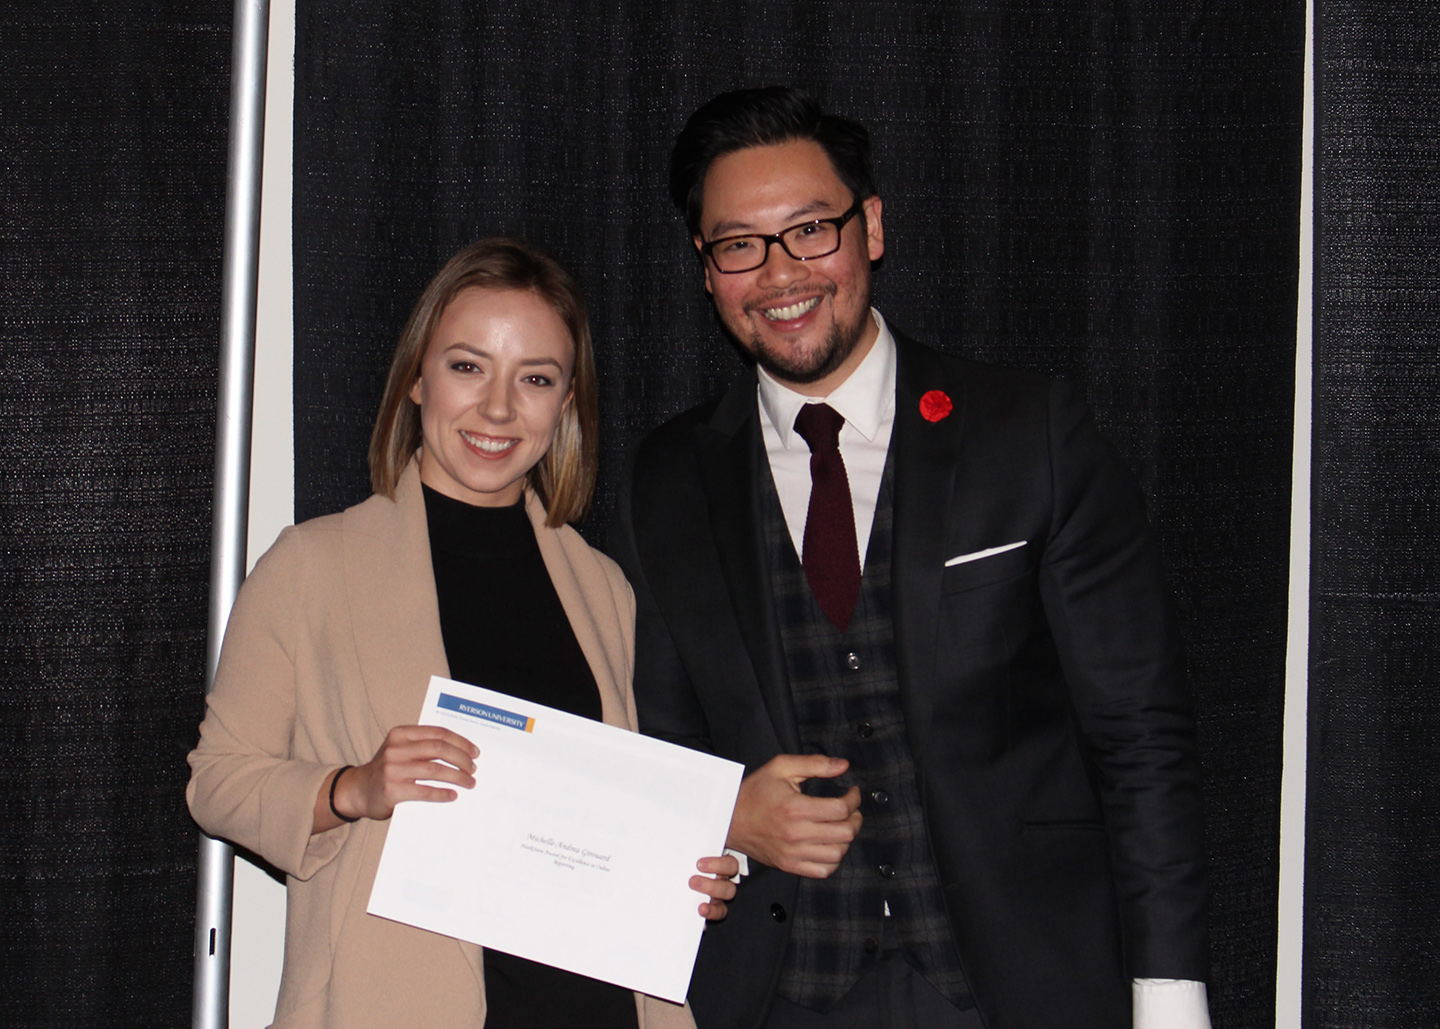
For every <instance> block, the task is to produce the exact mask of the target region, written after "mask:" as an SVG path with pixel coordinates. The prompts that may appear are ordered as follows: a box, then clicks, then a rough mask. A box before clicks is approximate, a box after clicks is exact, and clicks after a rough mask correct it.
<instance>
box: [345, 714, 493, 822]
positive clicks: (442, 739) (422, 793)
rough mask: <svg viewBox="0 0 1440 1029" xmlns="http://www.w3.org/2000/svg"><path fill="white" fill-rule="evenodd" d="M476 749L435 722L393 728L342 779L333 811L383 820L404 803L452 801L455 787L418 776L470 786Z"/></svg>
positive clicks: (460, 786) (464, 786) (473, 781)
mask: <svg viewBox="0 0 1440 1029" xmlns="http://www.w3.org/2000/svg"><path fill="white" fill-rule="evenodd" d="M479 753H480V751H479V748H477V747H476V746H475V745H474V744H473V743H471V742H470V741H469V740H467V739H466V738H465V737H463V736H461V735H459V734H458V733H454V732H451V731H450V730H449V729H442V728H441V727H440V726H438V725H399V726H396V727H395V728H393V729H391V730H390V731H389V732H388V733H386V734H385V742H384V743H382V744H380V749H379V750H377V751H376V752H375V756H374V757H373V758H371V759H370V760H369V761H368V762H366V763H365V764H363V765H361V766H360V767H358V768H355V769H353V770H352V771H349V772H346V773H345V776H344V778H342V779H341V780H340V786H339V788H338V789H337V791H336V804H337V810H341V811H343V812H344V813H346V814H357V815H359V816H361V817H365V818H373V819H375V820H377V821H384V820H385V819H387V818H389V817H390V816H391V815H392V814H394V813H395V805H396V804H399V803H401V802H403V801H407V800H423V801H429V802H431V803H444V802H445V801H450V800H454V799H455V797H456V793H455V791H454V790H449V789H445V788H444V787H440V786H427V785H423V784H422V783H421V782H420V781H419V780H427V781H431V782H441V783H450V784H453V785H454V786H457V787H459V788H461V789H466V790H468V789H471V788H473V787H474V785H475V778H474V773H475V758H476V757H478V756H479ZM342 799H343V806H341V804H342Z"/></svg>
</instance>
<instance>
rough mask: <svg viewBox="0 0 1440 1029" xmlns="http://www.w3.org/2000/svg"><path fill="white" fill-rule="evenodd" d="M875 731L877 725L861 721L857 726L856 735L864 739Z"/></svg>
mask: <svg viewBox="0 0 1440 1029" xmlns="http://www.w3.org/2000/svg"><path fill="white" fill-rule="evenodd" d="M874 731H875V727H874V726H872V725H871V724H870V723H869V722H861V723H860V724H859V725H857V726H855V735H856V736H859V737H860V738H861V739H862V740H868V739H869V738H870V734H871V733H873V732H874Z"/></svg>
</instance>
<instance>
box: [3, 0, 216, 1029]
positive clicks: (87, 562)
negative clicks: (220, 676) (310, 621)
mask: <svg viewBox="0 0 1440 1029" xmlns="http://www.w3.org/2000/svg"><path fill="white" fill-rule="evenodd" d="M230 17H231V7H230V4H229V3H228V2H226V3H221V2H214V0H200V2H198V3H186V4H159V3H146V2H136V0H120V2H118V3H104V4H102V3H76V2H71V3H60V4H26V3H12V4H6V5H5V6H4V9H3V13H0V68H3V69H4V87H3V89H0V240H3V242H0V281H3V282H4V298H3V301H0V304H3V315H0V439H3V441H4V459H3V460H0V541H3V542H0V755H3V759H0V970H3V976H0V979H3V982H4V988H3V990H0V1024H3V1025H7V1026H26V1027H39V1026H55V1027H62V1026H63V1027H66V1029H73V1027H77V1026H107V1027H108V1026H145V1027H153V1026H167V1025H168V1026H178V1025H184V1024H188V1022H189V1012H190V983H191V939H192V933H193V925H194V912H195V854H196V843H197V834H196V831H195V827H194V824H193V823H192V822H191V821H190V819H189V816H188V815H187V814H186V812H185V799H184V788H185V781H186V779H187V778H188V771H187V769H186V766H185V754H186V752H187V751H188V750H189V749H190V748H191V747H192V746H193V745H194V743H195V727H196V725H197V724H198V723H199V720H200V714H201V709H202V706H203V700H202V696H203V693H204V647H205V612H206V596H207V592H208V587H207V583H208V580H209V543H210V488H211V468H212V465H213V461H214V446H215V414H214V412H215V370H216V358H215V354H216V338H217V330H218V324H219V317H218V316H219V292H220V289H219V274H220V235H221V212H222V211H223V208H224V166H225V141H226V119H227V100H228V96H229V64H230V62H229V52H230Z"/></svg>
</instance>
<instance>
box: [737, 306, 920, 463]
mask: <svg viewBox="0 0 1440 1029" xmlns="http://www.w3.org/2000/svg"><path fill="white" fill-rule="evenodd" d="M870 314H871V315H872V316H873V317H874V318H875V324H876V325H877V326H878V327H879V330H880V331H879V333H878V334H877V335H876V337H875V342H874V344H873V345H872V346H871V347H870V353H868V354H866V355H865V359H864V360H863V361H861V362H860V364H859V365H858V366H857V367H856V368H855V370H854V371H853V372H851V373H850V377H849V378H848V379H846V380H845V381H844V382H842V383H841V384H840V385H838V386H836V387H835V388H834V389H833V390H831V391H830V395H829V396H825V397H807V396H806V395H805V394H803V393H797V392H795V391H794V390H793V389H791V388H790V387H789V386H786V385H785V384H784V383H782V382H781V381H780V380H779V379H777V378H775V377H774V376H773V375H771V374H770V373H769V372H767V371H766V370H765V369H764V368H758V369H757V371H758V372H759V373H760V404H761V406H762V407H764V409H765V414H766V415H768V416H769V418H770V424H771V425H773V426H774V427H775V431H776V432H777V433H779V436H780V443H781V445H782V446H784V447H785V449H786V450H789V449H790V447H791V444H792V443H794V441H795V439H796V437H797V433H796V432H795V416H796V415H798V414H799V413H800V408H801V407H803V406H804V405H805V404H806V403H807V402H814V401H820V400H823V401H825V403H827V404H829V405H830V406H831V407H833V408H834V409H835V410H836V411H839V412H840V415H841V417H843V418H844V419H845V421H846V423H847V424H849V425H851V426H852V427H854V429H855V430H856V431H857V432H859V433H860V435H862V436H864V437H865V438H866V439H867V440H869V439H874V438H875V433H877V432H879V431H880V425H881V423H882V422H883V421H884V419H885V415H886V413H887V412H888V411H889V409H890V408H891V407H892V406H894V403H895V337H894V336H892V335H890V329H889V328H888V327H887V326H886V325H885V319H884V318H882V317H880V312H879V311H877V310H875V308H873V307H872V308H870ZM801 443H802V445H803V444H804V441H803V440H801Z"/></svg>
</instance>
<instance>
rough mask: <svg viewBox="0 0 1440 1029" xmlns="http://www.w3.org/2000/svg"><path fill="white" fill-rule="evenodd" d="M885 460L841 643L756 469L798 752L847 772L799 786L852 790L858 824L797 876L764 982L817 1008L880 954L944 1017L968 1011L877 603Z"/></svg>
mask: <svg viewBox="0 0 1440 1029" xmlns="http://www.w3.org/2000/svg"><path fill="white" fill-rule="evenodd" d="M894 464H895V461H894V455H893V453H892V454H891V455H890V457H889V458H887V460H886V464H885V472H884V475H883V477H882V479H881V484H880V494H879V497H878V498H877V500H876V504H875V522H874V525H873V527H872V529H871V531H870V544H869V547H868V549H867V551H866V557H865V569H864V574H863V576H862V577H861V580H860V597H859V600H858V601H857V602H856V605H855V613H854V614H853V615H852V616H851V619H850V625H849V628H848V630H847V631H846V632H844V633H841V632H840V631H839V630H838V629H836V628H835V626H834V624H833V623H831V621H830V620H829V619H828V618H826V617H825V615H824V613H823V612H822V611H821V610H820V606H819V605H818V604H817V603H816V602H815V596H814V594H813V593H812V592H811V589H810V584H809V583H808V582H807V581H806V579H805V571H804V569H803V568H802V567H801V564H800V559H799V557H798V556H797V555H796V553H795V546H794V543H793V542H792V541H791V537H790V532H789V530H788V528H787V527H786V524H785V515H784V512H783V511H782V509H781V507H780V499H779V496H778V495H777V494H776V492H775V484H774V480H773V479H772V477H771V476H770V474H769V470H768V463H765V462H762V463H761V469H762V474H761V478H762V479H763V480H764V481H763V483H762V484H761V486H760V489H761V495H762V497H764V498H765V499H764V501H763V503H762V505H761V507H762V510H763V511H764V519H765V538H766V543H767V546H768V548H769V556H770V568H771V585H772V588H773V590H774V593H775V608H776V614H777V615H778V617H779V621H780V633H781V639H782V641H783V643H784V647H785V662H786V666H787V668H788V670H789V673H790V691H791V694H792V696H793V698H794V703H795V716H796V720H797V723H798V725H799V729H800V741H801V751H802V752H803V753H806V754H827V755H830V756H831V757H843V758H845V759H846V760H848V761H849V762H850V768H849V769H848V770H847V772H846V773H845V774H844V775H843V776H841V777H839V778H837V779H830V780H825V779H812V780H810V781H809V782H807V783H806V785H805V792H806V793H810V794H813V795H817V796H837V797H838V796H840V795H841V794H843V793H844V792H845V791H846V790H848V789H849V788H850V786H851V785H852V784H853V785H858V786H859V787H860V790H861V795H862V797H863V800H862V802H861V806H860V810H861V813H862V814H863V815H864V824H863V825H862V827H861V830H860V835H859V836H858V837H857V838H856V839H855V841H854V843H852V844H851V846H850V849H849V851H848V852H847V853H846V855H845V859H844V860H843V861H842V862H841V863H840V867H839V868H838V869H837V870H836V871H835V872H834V874H832V875H831V876H830V877H829V878H828V879H801V880H800V891H799V895H798V897H797V901H796V911H795V913H794V918H793V923H792V928H791V930H790V941H789V945H788V947H787V949H786V952H785V958H784V965H783V967H782V969H781V972H780V981H779V984H778V986H777V992H778V993H779V994H780V996H782V997H784V998H786V999H787V1000H790V1001H793V1002H795V1003H796V1004H800V1005H802V1006H804V1007H807V1008H810V1009H812V1010H815V1011H822V1012H823V1011H828V1010H829V1009H830V1007H831V1006H833V1005H834V1004H835V1002H836V1001H838V1000H839V999H840V998H841V997H843V996H844V995H845V994H846V993H847V992H848V991H849V990H850V988H851V987H852V986H854V985H855V983H856V982H858V981H859V979H860V978H861V977H862V976H863V975H864V974H865V973H866V972H867V971H869V970H870V968H871V967H872V966H873V965H875V964H876V962H877V961H878V960H879V958H880V956H881V954H882V953H883V951H884V950H885V949H888V948H899V949H901V950H903V951H905V953H906V957H907V959H908V960H909V962H910V964H912V965H913V966H914V967H915V968H916V969H917V970H918V971H919V972H920V973H921V974H923V975H924V976H925V978H926V980H928V981H929V983H930V984H931V985H932V986H934V987H935V988H936V989H937V990H938V991H939V992H940V993H942V994H943V995H944V996H946V997H947V998H949V999H950V1001H951V1002H952V1003H954V1004H955V1005H956V1006H957V1007H960V1008H968V1007H971V1006H972V1003H973V1002H972V1001H971V1000H970V996H969V993H968V992H967V990H966V987H965V978H964V975H963V973H962V972H961V970H960V962H959V958H958V956H957V955H956V952H955V944H954V940H953V938H952V936H951V933H950V924H949V920H948V918H947V917H946V914H945V903H944V897H943V895H942V893H941V890H940V880H939V876H938V875H937V873H936V870H935V862H934V858H933V856H932V855H931V853H930V841H929V836H928V834H927V832H926V829H925V813H924V811H923V810H922V808H921V804H920V791H919V787H918V785H917V782H916V775H915V762H914V759H913V758H912V757H911V754H910V745H909V741H908V739H907V737H906V735H905V717H904V712H903V710H902V708H901V706H900V686H899V680H898V675H897V672H896V662H895V630H894V621H893V617H892V614H891V604H890V551H891V546H890V544H891V525H892V517H891V516H892V508H893V496H894V486H893V482H892V480H893V472H894ZM887 904H888V905H889V909H890V918H888V919H887V918H886V917H885V908H886V905H887ZM887 922H888V923H889V924H888V925H887Z"/></svg>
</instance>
